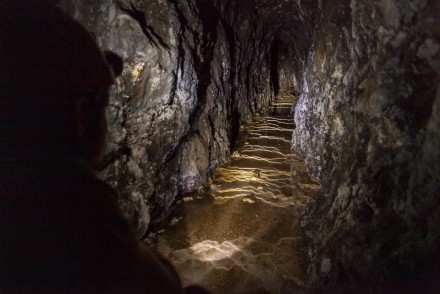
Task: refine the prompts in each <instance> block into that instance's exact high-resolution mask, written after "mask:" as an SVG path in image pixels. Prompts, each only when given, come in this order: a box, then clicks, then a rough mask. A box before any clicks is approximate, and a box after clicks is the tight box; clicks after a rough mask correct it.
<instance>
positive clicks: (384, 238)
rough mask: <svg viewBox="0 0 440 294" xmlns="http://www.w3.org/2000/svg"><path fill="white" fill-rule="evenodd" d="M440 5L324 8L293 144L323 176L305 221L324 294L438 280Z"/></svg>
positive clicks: (420, 286) (422, 287) (312, 271)
mask: <svg viewBox="0 0 440 294" xmlns="http://www.w3.org/2000/svg"><path fill="white" fill-rule="evenodd" d="M439 9H440V3H439V2H438V1H411V2H405V1H391V0H386V1H373V2H368V3H367V2H365V1H351V2H348V1H329V2H326V3H325V4H323V6H322V10H320V11H321V13H320V18H319V21H318V25H317V30H316V35H315V36H314V43H313V46H312V48H311V51H310V55H309V58H308V61H307V66H306V70H305V73H304V83H303V87H302V94H301V96H300V98H299V101H298V105H297V107H296V111H295V122H296V125H297V128H296V129H295V131H294V134H293V141H292V142H293V146H294V149H295V150H296V151H297V152H299V153H300V154H301V155H302V156H304V158H305V160H306V165H307V167H308V169H309V170H310V171H311V173H312V174H313V175H314V176H316V177H317V178H318V179H319V180H320V181H321V183H322V189H321V190H320V192H319V193H318V197H317V198H316V202H315V203H314V204H313V205H312V206H310V207H309V210H308V211H307V213H306V215H305V216H304V218H303V221H302V225H303V228H304V229H305V231H306V233H307V235H308V236H309V245H308V246H307V251H308V255H309V258H310V261H311V263H310V265H309V269H308V275H309V282H310V285H311V286H312V288H313V289H315V290H316V291H318V292H319V291H323V290H324V289H326V290H327V291H341V292H348V293H352V292H353V291H355V292H358V291H363V292H368V291H371V292H375V291H376V292H386V293H395V292H396V291H403V292H414V293H416V292H417V293H419V292H420V291H422V292H423V291H426V292H430V291H434V289H436V287H438V285H439V280H438V274H439V263H438V262H439V259H438V258H439V248H440V243H439V241H440V231H439V228H440V227H439V223H440V205H439V196H440V178H439V176H438V175H439V172H440V170H439V165H438V164H437V163H438V162H439V159H440V153H439V150H440V148H439V146H440V144H439V143H440V133H439V127H440V124H439V123H440V116H439V112H438V109H439V105H440V104H439V103H440V96H439V95H440V92H439V88H438V86H439V82H438V81H439V80H438V78H439V76H438V74H439V66H440V58H439V57H440V55H439V48H440V45H439V44H440V43H439V37H440V34H439V30H438V14H436V13H437V12H438V11H439ZM434 11H437V12H434ZM359 286H361V288H362V289H361V290H359ZM328 289H333V290H328ZM437 290H438V289H437Z"/></svg>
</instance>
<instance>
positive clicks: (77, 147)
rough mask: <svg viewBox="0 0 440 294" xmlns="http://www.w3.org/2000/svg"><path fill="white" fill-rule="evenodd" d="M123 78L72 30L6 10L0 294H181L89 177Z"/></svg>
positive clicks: (0, 57) (36, 13)
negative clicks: (111, 96) (115, 86)
mask: <svg viewBox="0 0 440 294" xmlns="http://www.w3.org/2000/svg"><path fill="white" fill-rule="evenodd" d="M121 69H122V62H121V60H120V58H119V57H118V56H116V55H115V54H111V53H107V58H106V57H105V56H104V54H103V53H102V52H101V51H100V50H99V49H98V47H97V45H96V43H95V42H94V40H93V39H92V38H91V37H90V35H89V34H88V33H87V31H86V30H85V29H83V28H82V27H81V26H80V25H79V24H78V23H77V22H76V21H74V20H72V19H71V18H69V17H67V16H66V15H64V14H63V13H62V12H61V11H59V10H58V9H56V8H54V7H51V6H44V5H42V4H39V3H38V1H30V0H28V1H22V0H15V1H8V0H2V3H1V4H0V112H1V113H0V293H181V292H183V290H182V286H181V283H180V280H179V278H178V276H177V274H176V272H175V270H174V269H173V267H172V266H170V265H169V264H168V262H166V261H164V260H163V259H162V258H161V257H160V256H159V255H158V254H156V253H155V252H153V251H151V250H150V249H148V248H146V247H143V246H142V245H141V244H138V242H137V240H136V239H135V237H134V236H133V234H132V232H131V231H130V228H129V226H128V224H127V222H126V221H125V220H124V218H123V217H122V214H121V212H120V209H119V207H118V204H117V201H116V195H115V193H114V191H113V190H112V189H111V188H109V187H108V186H107V185H106V184H104V183H103V182H101V181H100V180H99V179H98V178H97V177H96V175H95V171H94V169H95V168H96V167H97V166H98V165H99V163H100V161H101V159H102V156H103V154H104V151H105V136H106V131H107V126H106V120H105V108H106V105H107V102H108V95H107V89H108V87H109V86H110V85H111V84H112V83H113V82H114V76H115V75H117V74H119V73H120V71H121Z"/></svg>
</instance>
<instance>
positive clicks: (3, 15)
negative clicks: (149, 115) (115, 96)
mask: <svg viewBox="0 0 440 294" xmlns="http://www.w3.org/2000/svg"><path fill="white" fill-rule="evenodd" d="M7 3H9V4H7ZM0 40H1V42H0V52H1V54H0V89H1V91H0V103H1V104H0V111H1V114H0V117H1V118H0V120H1V122H0V132H1V133H0V137H1V141H0V154H2V155H3V156H9V157H11V156H33V157H41V158H43V157H44V158H45V159H48V158H59V157H76V158H82V159H86V160H87V161H88V162H89V163H91V164H92V165H94V166H96V165H97V164H98V163H99V161H100V158H101V157H102V154H103V151H104V149H105V134H106V122H105V113H104V112H105V106H106V103H107V100H108V97H107V88H108V87H109V86H110V85H111V84H113V82H114V77H115V75H118V74H119V73H120V72H121V70H122V61H121V59H120V58H119V57H118V56H117V55H116V54H114V53H110V52H107V53H103V52H101V50H100V49H99V48H98V46H97V45H96V43H95V41H94V40H93V38H92V37H91V35H90V34H89V33H88V32H87V31H86V30H85V29H84V28H83V27H82V26H81V25H80V24H78V23H77V22H76V21H74V20H73V19H71V18H69V17H68V16H66V15H65V14H64V13H62V12H61V11H60V10H59V9H57V8H55V7H54V6H50V5H48V6H46V5H43V4H38V5H37V4H36V2H34V1H21V0H18V1H15V2H12V1H6V2H4V3H3V4H1V9H0Z"/></svg>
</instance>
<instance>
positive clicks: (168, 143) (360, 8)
mask: <svg viewBox="0 0 440 294" xmlns="http://www.w3.org/2000/svg"><path fill="white" fill-rule="evenodd" d="M57 3H58V5H59V7H61V8H62V9H63V10H64V11H65V12H67V13H68V14H69V15H71V16H73V17H74V18H75V19H76V20H78V21H79V22H80V23H81V24H82V25H84V26H85V27H86V28H87V30H89V31H90V32H91V33H92V34H93V35H94V36H95V37H96V40H97V42H98V44H99V46H100V47H101V48H102V49H107V50H111V51H113V52H115V53H117V54H118V55H119V56H121V57H122V59H123V61H124V68H123V72H122V75H121V76H120V77H118V78H117V82H116V85H115V86H114V87H113V88H112V89H111V97H110V102H109V107H108V113H107V119H108V123H109V129H110V132H109V136H108V139H107V141H108V150H107V155H106V157H105V160H104V163H103V164H102V167H101V169H100V177H101V178H102V179H103V180H104V181H105V182H106V183H107V184H109V185H110V186H111V187H113V188H114V189H115V190H116V191H117V192H118V193H119V197H120V199H119V203H120V205H121V207H122V210H123V211H124V214H125V216H126V218H127V219H128V220H129V222H130V224H131V226H132V228H133V230H134V231H135V232H136V234H137V236H138V238H139V239H145V238H147V239H148V238H149V236H150V237H151V236H153V235H154V236H156V238H159V239H160V238H161V234H162V235H163V234H168V233H167V232H168V231H176V229H175V228H173V227H171V226H170V225H169V224H168V225H166V224H164V223H167V222H168V223H169V222H170V220H176V219H181V218H183V220H180V222H185V221H189V220H194V221H195V222H197V221H201V220H200V218H199V219H197V217H198V216H199V217H202V218H203V219H202V221H203V222H204V223H207V224H213V223H215V220H216V219H217V218H218V217H221V216H222V213H221V212H215V211H211V212H208V213H206V214H198V213H199V212H198V211H201V210H204V209H206V206H207V205H208V206H209V203H208V204H207V201H208V202H209V200H206V198H203V195H205V194H206V193H207V192H206V191H208V190H209V189H211V190H212V183H213V182H215V179H219V177H221V176H222V175H221V174H219V173H220V171H219V168H220V169H221V168H223V170H224V171H225V170H226V169H227V167H225V164H228V162H231V158H232V159H233V158H234V156H237V153H236V150H238V149H237V148H245V147H246V146H244V145H245V143H246V142H247V141H246V139H244V141H243V140H242V137H241V136H242V134H243V132H242V131H246V130H248V131H249V130H251V131H249V132H250V133H252V132H253V133H252V134H255V132H256V131H255V129H252V127H255V128H257V127H258V126H257V125H256V122H259V123H261V124H267V125H270V123H273V122H274V121H275V120H276V119H273V118H268V117H271V116H272V115H273V114H274V111H273V109H274V106H273V105H275V104H276V103H278V102H277V101H280V100H279V99H281V98H283V97H287V98H286V99H290V100H288V101H287V100H286V101H287V103H290V104H289V107H288V109H287V110H286V111H283V114H282V117H283V119H285V121H284V123H285V124H289V127H290V129H289V132H288V134H287V137H286V138H287V139H286V140H288V143H289V147H288V148H289V150H288V151H287V152H292V154H295V156H297V157H295V158H297V159H295V160H297V161H298V162H299V161H301V162H302V163H301V164H303V166H302V167H301V172H297V171H290V170H289V171H290V173H291V174H293V173H295V174H301V175H304V178H305V177H307V179H308V180H304V182H302V185H303V186H304V187H305V186H307V185H308V186H307V187H308V188H307V189H308V191H309V192H307V193H309V194H308V195H309V196H310V197H307V199H306V200H305V201H302V202H301V203H300V204H301V205H300V206H298V205H296V206H295V205H292V206H291V207H290V206H289V207H290V209H291V210H289V211H287V212H286V211H285V210H283V212H282V213H286V215H290V216H291V215H296V218H297V223H295V224H292V223H290V222H287V221H286V222H284V226H285V229H288V228H295V230H296V232H297V233H296V234H297V235H296V236H297V237H298V239H295V240H296V241H295V246H296V247H295V250H296V251H295V252H296V254H297V255H295V256H296V257H298V256H299V257H298V260H301V262H302V264H303V267H304V269H303V274H301V275H299V276H301V277H302V278H301V279H299V278H298V279H297V280H295V279H293V278H292V279H290V280H289V279H284V280H282V281H284V282H285V280H289V281H290V284H289V283H287V284H286V283H284V282H279V283H278V282H276V283H275V284H277V283H278V284H277V285H278V286H277V287H275V288H270V287H269V286H267V287H266V288H264V287H263V288H261V289H260V290H258V289H254V290H252V289H251V288H246V287H244V286H243V287H241V288H240V287H238V286H240V285H244V284H245V283H244V282H243V281H244V280H243V279H244V278H243V277H242V276H240V278H236V279H235V280H233V282H230V281H229V282H230V283H232V284H234V285H236V286H237V288H233V287H232V286H231V287H232V288H224V289H232V290H228V291H227V292H224V293H301V291H305V292H306V293H434V292H435V290H436V289H437V291H438V289H439V288H438V287H440V278H439V277H440V276H439V273H440V267H439V265H440V260H439V249H440V238H439V237H440V205H439V199H440V198H439V197H440V176H439V175H440V165H439V162H440V132H439V127H440V88H439V73H440V30H439V18H438V16H439V12H440V2H439V1H437V0H413V1H396V0H374V1H361V0H351V1H346V0H329V1H320V0H184V1H179V0H139V1H135V0H113V1H111V0H96V1H89V0H76V1H73V0H60V1H58V2H57ZM283 103H285V102H283ZM274 117H276V116H274ZM262 118H267V119H266V120H263V119H262ZM276 123H277V124H278V125H277V126H280V120H278V121H277V122H276ZM258 136H260V133H258V135H257V137H258ZM261 136H262V135H261ZM240 140H241V141H240ZM240 146H241V147H240ZM243 146H244V147H243ZM290 146H291V147H290ZM290 148H291V149H290ZM240 150H241V149H240ZM240 152H241V151H240ZM240 152H239V153H240ZM286 156H287V155H286ZM289 156H290V155H289ZM286 158H287V157H286ZM289 158H290V157H289ZM289 160H290V159H289ZM228 172H229V173H235V174H237V173H238V171H234V172H233V171H231V170H229V171H228ZM242 173H243V171H242ZM256 173H257V176H258V175H259V174H260V173H259V172H256ZM263 174H264V171H262V172H261V175H263ZM216 175H217V178H216ZM223 176H225V174H223ZM250 176H252V175H250ZM274 185H275V187H276V184H274ZM298 185H299V184H298ZM298 185H297V186H298ZM210 187H211V188H210ZM278 188H279V187H278ZM276 189H277V188H274V190H276ZM289 189H290V188H289ZM292 189H293V188H292ZM304 189H306V188H304ZM304 189H302V190H301V189H300V188H298V190H295V191H299V192H295V193H300V192H301V191H303V192H304V191H305V190H304ZM312 190H313V191H312ZM257 192H258V191H257ZM257 192H255V193H256V194H255V195H256V196H255V197H254V196H252V197H254V198H252V197H250V196H247V198H246V197H244V196H243V197H244V198H246V199H248V200H246V201H247V202H248V203H247V204H249V203H251V202H252V201H254V202H256V203H254V204H253V205H260V203H261V202H262V201H263V200H262V199H264V196H261V197H260V196H259V195H260V194H258V193H257ZM295 193H293V194H292V195H293V196H292V197H297V196H295V195H297V194H295ZM304 193H305V192H304ZM196 198H197V199H199V198H202V199H201V200H200V199H199V200H197V199H196ZM244 198H243V199H244ZM188 199H189V200H188ZM194 199H196V200H194ZM295 199H296V198H295ZM187 200H188V201H189V202H191V201H192V203H194V201H195V202H197V201H199V202H197V203H199V204H197V205H195V206H194V207H193V208H192V210H194V212H193V215H188V216H185V215H181V216H180V217H176V215H177V214H178V211H179V208H178V207H182V205H186V204H185V201H187ZM243 201H244V200H243ZM243 201H242V202H243ZM298 201H299V200H298ZM298 201H297V202H298ZM242 202H240V203H242ZM297 202H295V203H297ZM231 203H232V202H230V204H231ZM190 205H193V204H190ZM231 205H232V204H231ZM246 207H248V208H247V209H248V212H246V213H249V214H252V213H254V212H255V210H252V207H254V208H255V207H257V206H246ZM249 207H251V208H249ZM249 209H250V210H249ZM255 209H257V208H255ZM176 211H177V212H176ZM282 213H281V212H279V213H278V212H277V210H274V211H273V212H270V213H268V215H272V216H273V217H274V218H276V217H281V214H282ZM286 217H287V216H286ZM235 221H236V222H239V221H240V217H239V215H237V218H235ZM171 222H172V221H171ZM158 228H159V229H158ZM257 229H258V228H255V230H257ZM211 230H216V228H215V227H212V228H211ZM283 230H284V229H283V228H280V227H277V229H276V230H275V231H276V232H281V231H283ZM163 231H165V233H163ZM160 232H162V233H160ZM176 234H177V235H176V236H180V235H179V232H176ZM176 238H177V237H176ZM240 240H242V241H241V243H240V244H244V243H246V242H245V240H244V241H243V239H240ZM280 240H281V239H280ZM289 240H290V239H289ZM200 241H203V240H200ZM213 242H214V241H213V240H211V243H209V244H211V245H213V244H214V243H213ZM216 242H217V241H216ZM204 244H205V245H206V244H208V243H206V242H205V243H204ZM209 244H208V245H209ZM216 244H217V245H219V244H220V245H221V244H223V245H222V246H223V247H222V248H223V249H224V250H241V249H240V248H238V247H237V246H238V245H237V244H236V243H222V242H217V243H216ZM289 244H290V245H289ZM156 245H157V244H156ZM214 245H215V244H214ZM153 246H154V245H153ZM283 246H284V247H280V248H281V249H280V248H278V249H277V250H278V251H273V252H272V253H271V254H272V255H274V256H275V257H276V258H278V259H282V258H283V256H284V258H285V260H284V261H283V262H290V261H289V260H286V259H289V258H293V255H292V256H290V255H283V252H284V251H283V250H284V249H282V248H287V247H288V246H294V245H292V244H291V243H289V242H287V243H283ZM237 248H238V249H237ZM193 249H194V248H193ZM194 250H195V249H194ZM194 250H193V251H194ZM285 250H288V249H285ZM182 252H183V251H180V253H182ZM185 252H186V251H185ZM165 253H166V252H165ZM168 253H169V252H168ZM174 253H175V252H174ZM182 254H183V253H182ZM185 254H190V253H188V252H186V253H185ZM286 256H287V257H286ZM174 257H176V255H175V256H174ZM275 257H274V258H275ZM296 257H295V258H296ZM211 261H213V260H211ZM297 262H298V263H300V261H297ZM245 266H247V265H243V267H245ZM231 268H233V267H231ZM248 268H251V267H249V266H248ZM234 270H235V268H233V269H230V268H229V272H231V271H234ZM225 272H228V271H225ZM247 272H248V273H249V272H250V273H252V269H248V271H247ZM193 273H194V272H193ZM261 273H264V271H261ZM261 273H260V274H261ZM195 274H196V273H194V275H195ZM199 274H200V273H199ZM225 275H226V273H225ZM262 275H264V274H262ZM292 275H293V274H292ZM277 281H278V280H277ZM223 282H224V281H221V282H220V283H223ZM272 282H273V281H272ZM280 283H281V284H280ZM283 283H284V284H283ZM226 284H227V283H226V282H224V285H226ZM263 284H264V283H263ZM269 284H270V283H269ZM228 285H229V284H228ZM270 285H271V284H270ZM225 287H226V286H225ZM228 287H229V286H228ZM234 289H235V290H234ZM225 291H226V290H225ZM229 291H230V292H229ZM234 291H235V292H234ZM258 291H260V292H258ZM215 293H221V291H217V292H215Z"/></svg>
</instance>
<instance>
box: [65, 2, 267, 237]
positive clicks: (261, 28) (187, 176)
mask: <svg viewBox="0 0 440 294" xmlns="http://www.w3.org/2000/svg"><path fill="white" fill-rule="evenodd" d="M230 2H231V1H207V0H206V1H205V0H190V1H178V0H167V1H163V0H150V1H147V0H145V1H129V0H117V1H111V0H99V1H96V0H93V1H92V0H76V1H73V0H61V1H60V6H61V7H62V8H63V9H64V10H65V11H67V12H68V13H69V14H71V15H72V16H73V17H74V18H76V19H77V20H78V21H80V22H81V23H82V24H83V25H84V26H86V28H87V29H88V30H89V31H91V32H92V33H93V34H94V35H95V36H96V38H97V41H98V43H99V44H100V46H101V47H102V48H103V49H110V50H112V51H114V52H115V53H117V54H119V55H120V56H122V57H123V59H124V70H123V73H122V76H121V77H119V78H118V80H117V85H116V86H115V87H114V89H112V95H111V101H110V107H109V112H108V122H109V126H110V138H109V142H108V143H109V150H108V155H107V157H106V160H105V164H104V166H103V170H102V172H101V176H102V178H103V179H104V180H105V181H106V182H108V183H109V184H110V185H111V186H113V187H114V188H116V189H117V190H118V191H119V193H120V195H121V205H122V207H123V208H124V211H125V212H126V215H127V217H128V219H129V220H131V222H132V224H133V227H134V228H135V230H136V232H137V234H138V236H142V235H143V234H144V233H145V231H146V229H147V226H148V222H149V219H150V214H152V217H153V218H154V219H157V218H158V217H160V215H162V214H163V213H164V212H166V211H167V210H169V208H170V206H171V205H172V204H173V203H174V202H175V200H176V198H177V197H178V195H180V194H182V193H185V192H188V191H192V190H194V189H197V188H199V187H202V186H203V185H204V184H205V183H206V182H207V180H208V177H209V174H210V171H211V169H212V168H213V167H215V166H216V165H218V164H219V163H221V162H223V161H225V160H226V159H227V158H228V156H229V154H230V150H231V148H232V146H233V143H234V141H235V137H236V135H237V132H238V129H239V126H240V124H241V123H242V122H244V121H246V120H249V119H251V118H252V117H253V116H254V115H255V114H256V113H258V112H264V111H265V110H266V109H267V107H268V105H269V103H270V101H271V99H273V97H274V95H273V90H272V88H271V83H270V66H269V65H270V55H269V50H270V44H271V40H270V38H273V33H272V34H267V33H266V30H267V26H266V25H265V21H264V20H261V19H258V18H257V17H255V15H254V14H255V11H254V10H253V9H251V8H250V7H249V3H246V2H240V3H238V1H237V3H235V2H231V3H230ZM271 36H272V37H271Z"/></svg>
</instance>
